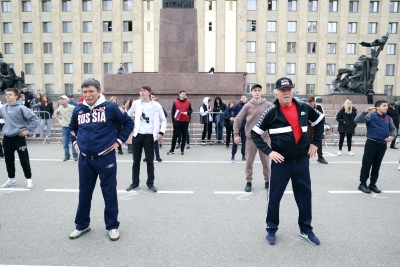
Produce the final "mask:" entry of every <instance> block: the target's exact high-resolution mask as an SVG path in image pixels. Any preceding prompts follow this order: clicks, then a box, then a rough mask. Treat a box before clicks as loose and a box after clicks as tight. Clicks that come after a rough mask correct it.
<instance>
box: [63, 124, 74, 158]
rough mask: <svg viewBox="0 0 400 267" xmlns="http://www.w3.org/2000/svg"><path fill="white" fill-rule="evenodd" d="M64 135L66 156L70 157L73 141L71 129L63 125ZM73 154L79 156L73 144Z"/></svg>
mask: <svg viewBox="0 0 400 267" xmlns="http://www.w3.org/2000/svg"><path fill="white" fill-rule="evenodd" d="M62 137H63V147H64V155H65V156H66V157H68V158H69V157H70V156H71V154H69V143H71V133H70V131H69V127H64V126H63V127H62ZM72 156H73V157H74V158H76V157H78V153H76V150H75V147H74V146H72Z"/></svg>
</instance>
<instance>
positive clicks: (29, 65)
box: [25, 63, 34, 75]
mask: <svg viewBox="0 0 400 267" xmlns="http://www.w3.org/2000/svg"><path fill="white" fill-rule="evenodd" d="M25 74H27V75H32V74H34V72H33V63H26V64H25Z"/></svg>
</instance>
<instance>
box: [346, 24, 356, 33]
mask: <svg viewBox="0 0 400 267" xmlns="http://www.w3.org/2000/svg"><path fill="white" fill-rule="evenodd" d="M347 33H357V22H349V24H347Z"/></svg>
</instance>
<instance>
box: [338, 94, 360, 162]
mask: <svg viewBox="0 0 400 267" xmlns="http://www.w3.org/2000/svg"><path fill="white" fill-rule="evenodd" d="M356 116H357V109H356V108H355V107H353V106H352V103H351V101H350V100H349V99H347V100H346V101H345V102H344V104H343V108H342V109H341V110H340V111H339V112H338V114H336V120H337V121H338V123H339V128H338V132H339V134H340V139H339V151H338V156H341V155H342V146H343V142H344V136H345V135H346V136H347V150H348V152H347V155H349V156H354V154H353V152H351V138H352V136H353V134H354V128H356V126H357V123H356V122H354V118H355V117H356Z"/></svg>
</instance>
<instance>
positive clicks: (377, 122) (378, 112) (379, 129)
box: [354, 100, 397, 194]
mask: <svg viewBox="0 0 400 267" xmlns="http://www.w3.org/2000/svg"><path fill="white" fill-rule="evenodd" d="M387 111H388V103H387V101H386V100H379V101H376V103H375V107H370V108H367V109H366V110H365V111H364V112H361V113H360V114H358V115H357V117H356V118H355V119H354V122H357V123H359V122H361V123H363V122H365V123H366V124H367V141H366V142H365V147H364V155H363V159H362V166H361V173H360V185H359V187H358V190H360V191H362V192H363V193H367V194H369V193H371V191H373V192H375V193H377V194H379V193H380V192H381V190H379V189H378V187H376V182H377V181H378V176H379V169H380V167H381V163H382V159H383V156H385V152H386V148H387V143H390V142H392V141H393V140H394V138H396V134H397V129H396V127H395V126H394V124H393V120H392V118H391V117H389V116H388V115H386V113H387ZM371 167H372V169H371ZM370 171H371V175H370ZM368 178H370V183H369V186H368V187H367V180H368Z"/></svg>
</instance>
